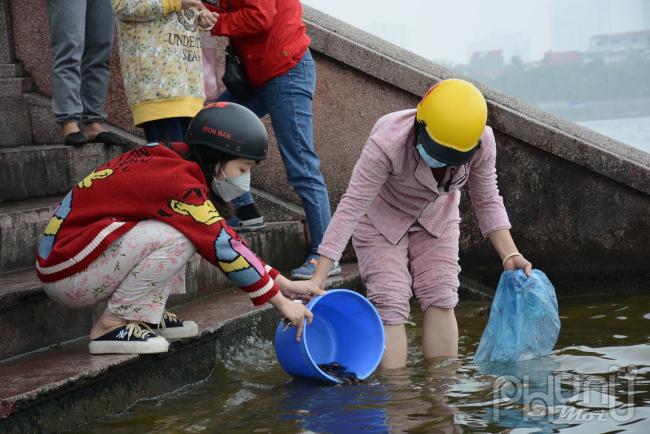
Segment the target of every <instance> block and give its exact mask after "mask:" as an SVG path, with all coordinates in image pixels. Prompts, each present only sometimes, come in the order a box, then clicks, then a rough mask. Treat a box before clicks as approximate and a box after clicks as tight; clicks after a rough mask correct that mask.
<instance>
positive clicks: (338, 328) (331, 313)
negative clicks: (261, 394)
mask: <svg viewBox="0 0 650 434" xmlns="http://www.w3.org/2000/svg"><path fill="white" fill-rule="evenodd" d="M307 307H308V308H309V309H310V310H311V311H312V313H313V314H314V321H313V322H312V323H311V324H306V325H305V328H304V330H303V335H302V338H301V339H300V342H298V341H296V328H295V327H289V328H287V329H286V330H285V324H284V322H282V321H280V324H279V325H278V328H277V330H276V331H275V353H276V355H277V358H278V361H279V362H280V365H281V366H282V368H283V369H284V370H285V371H286V372H287V373H288V374H289V375H292V376H294V377H302V378H311V379H316V380H323V381H328V382H331V383H340V382H341V381H340V380H339V379H337V378H336V377H334V376H332V375H330V374H328V373H326V372H324V371H323V370H321V369H320V368H319V367H318V365H322V364H326V363H333V362H337V363H339V364H340V365H342V366H345V368H346V370H347V371H348V372H353V373H355V374H356V376H357V378H359V379H360V380H365V379H366V378H368V377H369V376H370V375H371V374H372V373H373V372H375V369H377V366H379V362H380V361H381V358H382V356H383V354H384V326H383V324H382V322H381V319H380V318H379V314H378V313H377V310H376V309H375V307H374V306H373V305H372V304H371V303H370V302H369V301H368V300H367V299H366V298H365V297H363V296H361V295H359V294H357V293H356V292H354V291H350V290H348V289H332V290H330V291H327V294H325V295H321V296H318V297H314V298H312V299H311V300H310V301H309V303H308V304H307Z"/></svg>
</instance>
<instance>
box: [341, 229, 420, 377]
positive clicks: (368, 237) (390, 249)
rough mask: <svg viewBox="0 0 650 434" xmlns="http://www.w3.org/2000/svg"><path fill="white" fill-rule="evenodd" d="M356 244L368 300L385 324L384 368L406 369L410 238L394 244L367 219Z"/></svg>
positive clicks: (409, 294) (358, 232)
mask: <svg viewBox="0 0 650 434" xmlns="http://www.w3.org/2000/svg"><path fill="white" fill-rule="evenodd" d="M352 243H353V245H354V250H355V251H356V253H357V258H358V260H359V272H360V273H361V278H362V279H363V282H364V284H365V285H366V288H367V290H368V299H369V300H370V301H371V302H372V304H373V305H374V306H375V307H376V308H377V310H378V311H379V315H380V316H381V319H382V321H383V323H384V332H385V335H386V350H385V351H384V357H383V358H382V361H381V365H380V367H381V368H382V369H393V368H401V367H404V366H406V352H407V341H406V332H405V330H404V323H405V322H406V320H407V319H408V316H409V299H410V298H411V275H410V274H409V270H408V254H407V253H408V237H404V239H402V241H400V242H399V243H398V244H397V245H393V244H391V243H390V242H389V241H388V240H386V238H384V236H383V235H381V233H379V231H377V229H375V228H374V226H372V224H371V223H370V222H369V221H368V220H367V219H363V220H361V222H359V225H358V226H357V228H356V229H355V231H354V235H353V238H352Z"/></svg>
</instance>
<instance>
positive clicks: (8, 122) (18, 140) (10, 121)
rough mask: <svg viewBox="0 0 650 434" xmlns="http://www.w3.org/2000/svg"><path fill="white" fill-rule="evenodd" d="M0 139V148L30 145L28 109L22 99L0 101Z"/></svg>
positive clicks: (30, 133)
mask: <svg viewBox="0 0 650 434" xmlns="http://www.w3.org/2000/svg"><path fill="white" fill-rule="evenodd" d="M0 81H1V80H0ZM0 138H1V139H0V148H11V147H16V146H28V145H31V144H32V131H31V122H30V119H29V107H28V104H27V102H26V101H24V100H22V99H7V100H3V101H2V103H1V104H0Z"/></svg>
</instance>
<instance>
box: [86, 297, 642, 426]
mask: <svg viewBox="0 0 650 434" xmlns="http://www.w3.org/2000/svg"><path fill="white" fill-rule="evenodd" d="M487 308H488V305H487V304H485V303H478V302H462V303H461V304H460V305H459V307H458V308H457V316H458V322H459V327H460V332H461V338H460V357H459V359H458V360H457V361H452V360H446V359H442V360H435V361H432V362H429V363H425V362H424V361H423V359H422V354H421V351H420V349H419V341H420V333H419V327H413V326H407V330H408V333H409V340H410V348H411V350H410V355H409V364H408V367H407V368H406V369H403V370H398V371H393V372H387V373H378V374H376V375H375V376H374V377H372V379H371V381H370V382H369V383H366V384H362V385H356V386H325V385H314V384H312V383H305V382H300V381H295V380H291V379H290V378H289V377H288V376H287V375H286V374H285V373H284V372H283V371H282V370H281V368H280V367H279V365H278V363H277V362H276V361H275V355H274V351H273V346H272V343H271V342H269V341H268V340H264V339H261V338H259V337H258V338H256V337H249V338H248V339H243V340H242V342H241V343H240V344H239V345H238V346H237V347H234V348H229V349H228V350H227V352H226V356H225V358H224V360H223V361H221V362H219V363H218V364H217V366H216V368H215V371H214V373H213V375H212V376H211V377H210V378H209V379H208V380H206V381H205V382H202V383H200V384H198V385H195V386H192V387H189V388H187V389H185V390H183V391H180V392H178V393H176V394H173V395H169V396H166V397H162V398H159V399H155V400H149V401H145V402H140V403H138V404H136V405H135V406H133V407H132V408H131V409H129V410H128V411H127V412H126V413H124V414H121V415H117V416H114V417H111V418H109V419H106V420H104V421H103V422H101V423H99V424H97V425H95V426H93V427H88V428H87V429H85V430H83V431H78V433H111V434H113V433H217V432H219V433H387V432H394V433H399V432H409V433H456V432H504V431H507V432H512V433H531V432H540V433H541V432H562V433H565V432H566V433H601V432H628V433H643V434H646V433H648V432H650V296H646V295H643V296H640V295H636V296H626V295H617V296H606V297H603V296H590V297H576V298H569V299H562V300H560V315H561V320H562V331H561V333H560V338H559V340H558V343H557V345H556V348H558V350H556V351H555V352H554V353H553V354H552V355H551V356H548V357H546V358H543V359H540V360H533V361H530V362H526V363H521V364H515V365H510V366H508V365H505V366H490V367H481V368H479V367H477V366H476V365H475V364H474V363H473V361H472V355H473V353H474V351H475V349H476V346H477V344H478V340H479V338H480V336H481V333H482V331H483V328H484V327H485V324H486V322H487ZM413 312H416V313H417V314H416V315H414V321H415V322H417V323H418V325H419V324H420V323H421V314H420V313H419V312H418V310H417V309H413ZM179 369H182V367H181V366H179Z"/></svg>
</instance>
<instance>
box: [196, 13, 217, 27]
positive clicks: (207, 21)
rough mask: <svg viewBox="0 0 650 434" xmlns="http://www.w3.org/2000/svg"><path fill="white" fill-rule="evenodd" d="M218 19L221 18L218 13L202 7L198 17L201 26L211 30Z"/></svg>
mask: <svg viewBox="0 0 650 434" xmlns="http://www.w3.org/2000/svg"><path fill="white" fill-rule="evenodd" d="M218 19H219V14H218V13H216V12H211V11H209V10H207V9H202V10H201V11H200V12H199V18H198V23H199V27H201V28H202V29H203V30H210V29H212V28H213V27H214V25H215V24H217V20H218Z"/></svg>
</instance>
